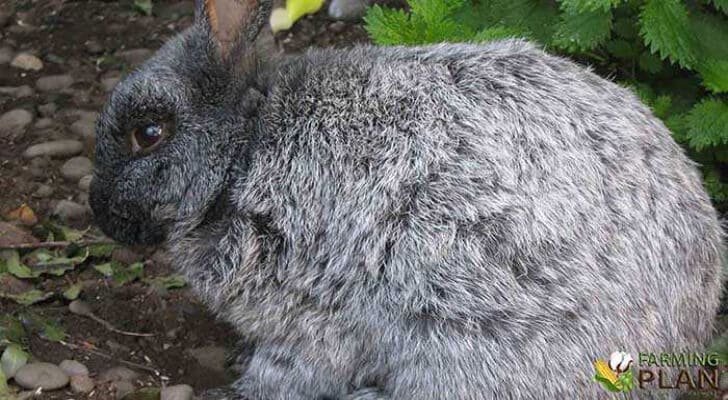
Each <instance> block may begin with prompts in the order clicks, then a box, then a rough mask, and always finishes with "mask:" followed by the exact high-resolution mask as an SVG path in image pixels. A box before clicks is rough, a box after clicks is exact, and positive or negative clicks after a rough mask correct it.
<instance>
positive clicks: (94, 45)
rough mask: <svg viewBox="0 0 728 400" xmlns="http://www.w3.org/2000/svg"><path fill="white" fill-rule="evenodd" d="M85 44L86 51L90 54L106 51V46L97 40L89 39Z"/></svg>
mask: <svg viewBox="0 0 728 400" xmlns="http://www.w3.org/2000/svg"><path fill="white" fill-rule="evenodd" d="M83 46H84V47H86V51H87V52H89V54H101V53H103V52H104V47H103V46H101V44H100V43H99V42H97V41H95V40H87V41H86V42H85V43H84V44H83Z"/></svg>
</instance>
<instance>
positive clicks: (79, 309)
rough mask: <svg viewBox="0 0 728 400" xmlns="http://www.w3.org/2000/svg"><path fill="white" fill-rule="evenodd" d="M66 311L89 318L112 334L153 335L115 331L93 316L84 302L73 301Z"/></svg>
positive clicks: (115, 329)
mask: <svg viewBox="0 0 728 400" xmlns="http://www.w3.org/2000/svg"><path fill="white" fill-rule="evenodd" d="M68 309H69V310H70V311H71V312H72V313H74V314H76V315H80V316H82V317H88V318H91V319H92V320H94V321H96V322H98V323H99V324H101V325H103V326H104V328H106V329H108V330H110V331H112V332H116V333H119V334H121V335H126V336H139V337H151V336H154V334H153V333H137V332H129V331H122V330H121V329H117V328H116V327H115V326H114V325H112V324H111V323H110V322H109V321H107V320H105V319H103V318H101V317H99V316H97V315H96V314H94V312H93V311H91V306H89V305H88V304H86V302H84V301H81V300H74V301H72V302H71V304H69V305H68Z"/></svg>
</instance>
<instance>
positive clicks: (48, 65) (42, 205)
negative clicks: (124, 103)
mask: <svg viewBox="0 0 728 400" xmlns="http://www.w3.org/2000/svg"><path fill="white" fill-rule="evenodd" d="M153 6H154V8H153V11H154V13H153V15H151V16H145V15H143V14H141V13H140V12H139V11H137V10H135V8H134V4H133V1H131V0H128V1H64V0H19V1H13V0H10V1H8V0H0V48H3V47H9V48H10V49H11V50H12V53H13V54H18V53H21V52H28V53H31V54H33V55H35V56H37V57H38V58H39V59H40V60H42V62H43V67H42V69H41V70H39V71H33V70H22V69H19V68H16V67H13V66H11V65H10V63H9V62H7V61H6V62H0V91H1V89H2V88H11V89H13V88H18V87H21V86H23V85H27V86H29V87H30V88H32V89H33V90H32V92H33V93H32V94H31V95H29V96H18V95H15V94H12V93H7V92H3V93H0V115H2V114H4V113H5V112H7V111H10V110H13V109H17V108H21V109H25V110H28V111H30V112H31V113H32V114H33V120H34V121H33V123H31V124H30V125H29V126H28V127H27V128H26V129H25V131H24V133H23V134H21V135H17V136H15V137H10V138H8V137H3V136H2V135H0V215H6V213H7V212H8V211H10V210H12V209H15V208H17V207H19V206H20V205H21V204H27V205H28V206H29V207H30V208H31V209H33V210H34V211H35V213H36V214H37V216H38V217H39V219H40V220H46V219H48V218H50V217H51V214H53V211H54V209H55V208H56V206H57V205H58V204H59V202H60V201H61V200H70V201H74V202H76V203H78V204H80V205H81V206H83V207H84V209H85V212H84V213H83V215H80V216H75V217H73V218H68V219H67V220H61V223H63V224H66V225H68V226H71V227H74V228H78V229H83V228H86V227H90V228H91V230H90V231H89V232H90V233H91V234H98V232H97V231H96V230H95V228H94V227H93V225H92V221H91V219H92V217H91V214H90V210H89V209H88V206H87V194H86V193H85V190H84V189H82V188H80V187H79V185H78V180H77V179H70V180H69V179H67V178H64V177H63V176H62V174H61V173H60V171H61V167H62V166H63V164H64V163H65V162H66V161H67V159H68V158H70V157H60V158H48V157H41V159H40V161H37V160H31V159H27V158H24V157H22V156H21V154H22V153H23V152H24V151H25V150H26V149H27V148H28V147H29V146H31V145H33V144H37V143H42V142H47V141H49V140H59V139H74V140H79V141H81V142H82V143H83V150H82V152H81V154H79V155H80V156H85V157H87V158H89V159H91V160H93V148H94V141H93V137H90V136H89V135H86V136H83V135H81V136H79V134H78V132H75V131H74V129H73V128H72V124H73V123H74V122H76V121H78V120H79V110H81V112H85V113H86V114H89V112H90V113H91V114H90V116H88V115H87V117H88V118H90V119H91V120H93V118H95V116H96V114H93V113H97V112H98V111H99V110H100V109H101V107H102V106H103V104H104V102H105V100H106V97H107V95H108V89H107V88H104V85H103V84H102V82H103V81H104V80H105V79H108V78H118V77H122V76H123V75H124V74H126V73H128V72H129V71H130V70H131V69H132V68H133V66H134V63H136V62H139V61H141V60H134V59H129V56H128V55H127V56H124V54H125V51H127V50H130V49H134V50H136V49H142V51H139V52H137V53H141V54H150V53H151V51H153V50H155V49H157V48H159V47H160V46H161V45H162V44H163V43H164V42H165V40H166V39H168V38H170V37H171V36H173V35H175V34H176V33H177V32H179V31H181V30H183V29H184V28H185V27H187V26H189V25H190V24H191V23H192V20H193V4H192V1H163V0H154V2H153ZM366 41H368V38H367V35H366V32H365V31H364V29H363V27H362V24H361V23H360V22H340V21H333V20H330V19H329V18H328V17H327V16H326V13H325V7H324V8H323V9H322V11H321V12H319V13H318V14H316V15H313V16H308V17H304V18H303V19H302V20H300V21H298V22H297V23H296V24H295V25H294V27H293V28H292V29H291V30H290V31H288V32H283V33H279V34H278V35H276V42H277V44H278V46H280V47H281V48H283V49H284V50H285V51H286V52H297V51H301V50H304V49H305V48H307V47H309V46H320V47H322V46H350V45H352V44H353V43H358V42H366ZM144 50H149V51H146V52H145V51H144ZM132 58H133V57H132ZM141 58H142V59H143V57H141ZM58 74H70V75H71V76H72V78H73V84H72V85H71V86H70V87H68V88H65V89H62V90H58V91H52V92H43V91H41V90H38V88H37V87H36V81H37V80H38V79H39V78H41V77H45V76H51V75H58ZM48 104H53V105H55V107H54V108H55V109H56V111H55V112H48V111H42V110H43V107H44V105H48ZM44 114H45V115H44ZM46 116H47V118H50V121H45V125H44V126H42V127H39V126H37V125H36V124H37V123H38V121H39V120H41V119H43V118H44V117H46ZM41 186H46V187H50V188H51V189H52V194H50V195H43V196H38V195H35V194H34V193H36V191H37V190H38V188H39V187H41ZM22 229H24V230H25V231H27V232H30V231H31V229H30V228H25V227H22ZM137 250H138V249H135V250H130V251H131V252H135V251H137ZM145 251H146V253H145V254H142V255H141V256H142V258H143V259H144V260H146V261H145V268H144V274H145V276H164V275H169V274H170V273H172V272H173V268H172V266H170V265H169V264H168V263H165V262H163V261H158V260H157V261H153V260H151V259H152V258H153V257H152V253H153V252H154V249H146V250H145ZM156 258H161V257H156ZM97 261H98V262H101V261H108V260H96V261H94V260H91V261H87V262H85V263H83V264H82V265H80V266H78V267H76V269H75V270H74V271H72V272H69V273H66V274H65V275H64V276H62V277H59V278H53V279H49V278H44V279H36V280H31V281H29V283H27V284H31V285H33V288H37V289H41V290H44V291H56V292H61V291H62V290H63V286H67V285H68V284H69V283H71V282H82V283H83V286H84V288H83V291H82V293H81V299H82V300H83V301H85V302H86V303H88V304H89V305H90V306H91V307H92V309H93V311H94V313H95V314H96V315H97V316H98V317H101V318H102V319H104V320H106V321H108V322H109V323H111V324H112V325H113V326H114V327H116V328H118V329H120V330H125V331H132V332H138V331H141V332H148V333H153V334H154V336H151V337H135V336H127V335H123V334H118V333H115V332H112V331H110V330H108V329H106V328H104V326H102V325H101V324H99V323H97V322H94V321H93V320H91V319H89V318H87V317H82V316H79V315H75V314H73V313H71V312H70V311H69V308H68V300H65V299H63V298H61V297H60V296H56V297H54V298H52V299H50V300H49V301H46V302H42V303H39V304H34V305H32V306H28V307H26V306H21V305H18V304H16V303H14V302H12V301H10V300H6V299H0V316H3V315H10V316H14V317H18V318H21V319H22V318H25V316H26V315H27V314H28V313H32V314H33V315H35V316H39V317H42V318H44V319H46V320H48V321H53V322H55V323H58V324H59V326H61V327H62V328H63V329H64V330H65V332H66V333H67V337H66V338H65V339H64V340H63V342H57V341H50V340H47V339H44V338H42V337H41V336H40V335H37V334H32V335H29V336H28V342H27V343H26V344H27V349H28V351H29V353H30V354H31V360H40V361H47V362H52V363H59V362H60V361H62V360H64V359H75V360H78V361H80V362H82V363H83V364H84V365H86V366H87V367H88V369H89V370H90V372H91V376H92V377H94V376H96V375H98V374H99V373H101V372H103V371H104V370H107V369H109V368H110V367H114V366H126V367H129V368H130V369H132V370H135V371H137V372H139V373H140V377H139V378H138V379H135V380H134V381H133V383H134V385H135V386H136V387H137V388H139V387H143V386H155V387H159V386H163V385H170V384H178V383H184V384H189V385H191V386H192V387H193V388H194V389H195V392H197V393H199V391H201V390H204V389H207V388H213V387H218V386H221V385H224V384H226V383H229V382H231V380H232V379H233V376H231V374H230V372H228V371H226V370H221V369H219V368H211V367H210V365H202V364H201V363H200V362H199V361H198V360H197V359H196V358H195V357H193V356H192V355H191V354H190V350H194V349H198V348H206V347H208V346H213V347H215V348H223V349H225V352H226V353H228V355H233V356H234V353H233V351H232V349H233V348H235V347H236V339H235V334H234V332H233V330H232V328H231V327H230V326H228V325H226V324H225V323H222V322H220V321H216V320H215V318H214V317H213V316H212V315H210V314H209V313H208V311H207V310H206V309H205V308H204V307H203V306H202V305H201V304H200V303H199V301H198V300H197V299H196V297H195V296H194V294H193V293H192V292H191V291H190V290H189V289H187V288H183V289H177V290H169V291H159V290H155V289H154V288H152V287H150V285H148V284H146V283H143V282H141V281H137V282H135V283H130V284H126V285H123V286H121V285H116V284H114V283H113V282H112V281H111V280H110V279H104V278H103V277H102V276H101V275H100V274H99V273H98V272H96V271H95V270H94V269H93V265H94V264H95V263H96V262H97ZM0 283H2V284H3V285H6V287H4V288H3V290H8V288H9V286H12V285H9V284H8V283H7V282H0ZM14 284H15V285H21V284H22V285H25V284H26V283H25V282H18V281H14ZM203 364H204V362H203ZM34 398H39V399H69V398H73V399H76V400H81V399H113V398H115V395H114V394H113V389H112V388H111V387H110V386H109V385H97V387H96V389H95V390H94V391H93V392H91V394H89V395H79V394H75V393H73V392H71V390H70V389H69V388H68V387H67V388H66V389H63V390H57V391H51V392H45V393H43V394H41V395H39V396H36V397H34Z"/></svg>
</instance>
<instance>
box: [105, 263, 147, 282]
mask: <svg viewBox="0 0 728 400" xmlns="http://www.w3.org/2000/svg"><path fill="white" fill-rule="evenodd" d="M143 275H144V264H143V263H140V262H137V263H134V264H131V265H129V266H128V267H126V268H124V267H121V266H119V267H117V268H113V272H112V276H111V278H112V279H113V280H114V282H115V283H116V284H118V285H124V284H127V283H129V282H133V281H135V280H137V279H141V278H142V276H143Z"/></svg>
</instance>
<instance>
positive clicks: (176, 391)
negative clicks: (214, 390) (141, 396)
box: [159, 385, 195, 400]
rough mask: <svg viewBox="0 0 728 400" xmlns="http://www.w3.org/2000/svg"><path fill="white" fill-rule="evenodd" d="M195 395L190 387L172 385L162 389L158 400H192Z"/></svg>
mask: <svg viewBox="0 0 728 400" xmlns="http://www.w3.org/2000/svg"><path fill="white" fill-rule="evenodd" d="M194 395H195V391H194V390H192V386H190V385H174V386H167V387H166V388H163V389H162V391H161V393H160V395H159V399H160V400H192V397H193V396H194Z"/></svg>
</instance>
